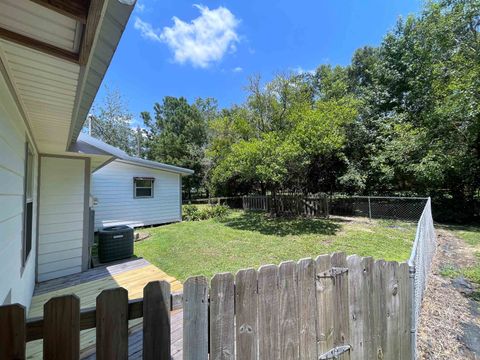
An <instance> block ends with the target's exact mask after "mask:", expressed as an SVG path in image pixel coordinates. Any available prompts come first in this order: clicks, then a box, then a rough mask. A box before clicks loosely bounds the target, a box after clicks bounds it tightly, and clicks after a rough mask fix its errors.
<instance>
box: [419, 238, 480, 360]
mask: <svg viewBox="0 0 480 360" xmlns="http://www.w3.org/2000/svg"><path fill="white" fill-rule="evenodd" d="M436 232H437V241H438V246H437V252H436V255H435V257H434V260H433V264H432V272H431V274H430V277H429V281H428V285H427V289H426V292H425V297H424V301H423V307H422V312H421V317H420V326H419V335H418V351H419V358H420V359H429V360H430V359H432V360H437V359H438V360H440V359H442V360H443V359H445V360H447V359H448V360H457V359H458V360H460V359H462V360H463V359H465V360H467V359H468V360H477V359H480V356H479V355H478V354H475V353H474V352H472V351H471V349H472V346H471V345H472V344H471V342H472V341H473V342H476V341H477V338H476V337H475V335H476V334H474V335H473V340H472V334H470V330H471V329H472V328H473V329H474V332H475V331H476V329H480V316H479V313H478V307H479V304H478V303H477V302H475V301H473V300H471V299H469V298H467V297H465V296H464V295H462V294H461V293H460V291H459V290H457V289H455V287H454V286H453V285H452V280H451V279H449V278H445V277H443V276H441V275H440V270H441V269H442V268H443V267H445V266H455V267H458V268H460V267H468V266H472V265H474V264H475V262H476V261H477V260H476V259H475V255H474V253H473V251H472V249H471V248H470V247H469V246H468V245H467V244H465V242H464V241H463V240H461V239H459V238H458V237H456V236H454V235H453V234H452V233H450V232H449V231H446V230H442V229H437V230H436ZM473 347H475V344H473Z"/></svg>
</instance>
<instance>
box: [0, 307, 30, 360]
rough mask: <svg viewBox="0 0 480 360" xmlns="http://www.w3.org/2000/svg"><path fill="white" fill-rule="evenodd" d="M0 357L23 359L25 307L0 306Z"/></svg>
mask: <svg viewBox="0 0 480 360" xmlns="http://www.w3.org/2000/svg"><path fill="white" fill-rule="evenodd" d="M0 324H2V326H0V359H18V360H21V359H25V341H26V331H25V330H26V329H25V307H24V306H22V305H20V304H13V305H5V306H0Z"/></svg>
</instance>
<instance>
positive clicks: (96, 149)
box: [71, 134, 194, 176]
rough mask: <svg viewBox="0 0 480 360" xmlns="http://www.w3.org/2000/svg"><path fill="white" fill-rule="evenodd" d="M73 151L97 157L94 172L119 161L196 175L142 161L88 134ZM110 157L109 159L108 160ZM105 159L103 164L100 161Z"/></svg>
mask: <svg viewBox="0 0 480 360" xmlns="http://www.w3.org/2000/svg"><path fill="white" fill-rule="evenodd" d="M71 151H74V152H77V153H79V154H85V155H90V156H95V161H96V162H95V164H94V161H93V160H92V172H93V171H96V170H98V169H100V168H101V167H103V166H105V165H106V164H108V163H109V162H110V161H113V160H117V161H120V162H123V163H127V164H131V165H136V166H142V167H147V168H151V169H156V170H162V171H168V172H172V173H176V174H180V175H181V176H188V175H192V174H193V173H194V171H193V170H190V169H186V168H182V167H179V166H174V165H169V164H164V163H160V162H156V161H151V160H145V159H140V158H137V157H134V156H130V155H128V154H127V153H126V152H124V151H122V150H120V149H118V148H116V147H114V146H111V145H108V144H106V143H104V142H103V141H101V140H98V139H95V138H93V137H91V136H88V135H86V134H80V136H79V137H78V140H77V141H76V143H75V144H74V145H72V147H71ZM107 157H108V158H107ZM102 159H104V160H105V161H104V162H103V163H100V161H101V160H102Z"/></svg>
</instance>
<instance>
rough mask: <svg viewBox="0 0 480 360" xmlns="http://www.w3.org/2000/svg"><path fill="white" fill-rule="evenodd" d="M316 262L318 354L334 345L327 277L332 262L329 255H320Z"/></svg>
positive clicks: (329, 286)
mask: <svg viewBox="0 0 480 360" xmlns="http://www.w3.org/2000/svg"><path fill="white" fill-rule="evenodd" d="M315 263H316V273H317V281H316V298H317V331H318V334H317V338H318V355H320V354H324V353H326V352H327V351H328V350H330V349H332V348H333V347H334V345H333V344H334V331H335V329H334V324H333V318H334V316H335V314H334V306H333V279H332V278H331V277H329V273H330V269H331V267H332V262H331V258H330V255H320V256H318V257H317V259H316V260H315Z"/></svg>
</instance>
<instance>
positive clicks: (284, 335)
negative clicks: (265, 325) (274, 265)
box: [278, 261, 300, 359]
mask: <svg viewBox="0 0 480 360" xmlns="http://www.w3.org/2000/svg"><path fill="white" fill-rule="evenodd" d="M296 270H297V266H296V264H295V263H294V262H293V261H286V262H283V263H281V264H280V267H279V268H278V287H279V295H280V318H279V327H280V359H299V357H300V351H299V345H300V339H299V329H300V328H299V322H298V319H299V316H298V292H297V271H296Z"/></svg>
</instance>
